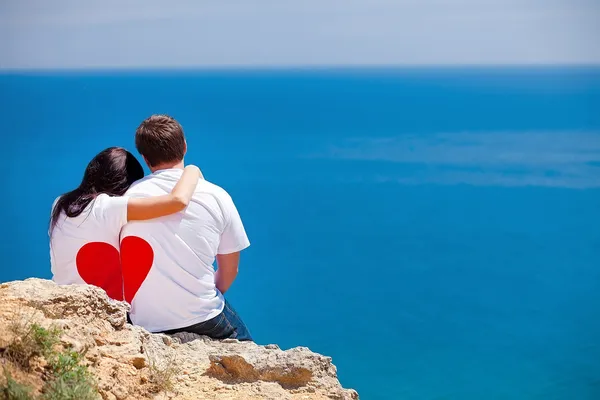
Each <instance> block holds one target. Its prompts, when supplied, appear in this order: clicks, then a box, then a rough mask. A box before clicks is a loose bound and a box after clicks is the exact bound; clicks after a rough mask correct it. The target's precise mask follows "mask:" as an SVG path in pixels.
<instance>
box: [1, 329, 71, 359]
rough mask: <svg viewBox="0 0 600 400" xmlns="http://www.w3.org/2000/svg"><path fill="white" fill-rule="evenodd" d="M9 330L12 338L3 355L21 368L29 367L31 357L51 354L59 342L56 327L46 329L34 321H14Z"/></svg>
mask: <svg viewBox="0 0 600 400" xmlns="http://www.w3.org/2000/svg"><path fill="white" fill-rule="evenodd" d="M10 330H11V331H12V333H13V335H14V339H13V340H12V342H10V343H9V345H8V346H7V347H6V349H5V350H4V351H5V356H6V358H8V359H9V360H11V361H12V362H14V363H15V364H17V365H18V366H20V367H21V368H23V369H29V367H30V363H31V360H32V358H33V357H36V356H47V355H48V354H51V353H52V352H53V351H54V346H55V345H57V344H58V343H59V342H60V336H61V331H60V329H59V328H57V327H51V328H50V329H46V328H44V327H42V326H40V325H38V324H36V323H33V324H26V323H25V322H23V321H14V322H13V323H12V324H11V325H10Z"/></svg>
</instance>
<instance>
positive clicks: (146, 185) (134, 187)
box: [125, 174, 157, 196]
mask: <svg viewBox="0 0 600 400" xmlns="http://www.w3.org/2000/svg"><path fill="white" fill-rule="evenodd" d="M156 180H157V177H156V176H154V175H152V174H150V175H146V176H145V177H143V178H142V179H139V180H137V181H135V182H133V183H132V184H131V186H130V187H129V189H127V192H126V193H125V195H127V196H129V195H132V194H144V193H146V192H147V191H148V190H149V189H151V188H152V187H154V186H155V185H156Z"/></svg>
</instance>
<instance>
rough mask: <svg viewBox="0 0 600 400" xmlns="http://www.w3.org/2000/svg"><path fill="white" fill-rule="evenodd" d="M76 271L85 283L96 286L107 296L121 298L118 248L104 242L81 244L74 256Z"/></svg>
mask: <svg viewBox="0 0 600 400" xmlns="http://www.w3.org/2000/svg"><path fill="white" fill-rule="evenodd" d="M75 263H76V265H77V272H79V276H81V279H83V280H84V281H85V282H86V283H88V284H90V285H94V286H98V287H100V288H102V289H104V290H105V291H106V294H108V296H109V297H111V298H113V299H115V300H123V278H122V277H121V261H120V259H119V250H117V249H116V248H115V247H114V246H112V245H110V244H108V243H104V242H91V243H86V244H85V245H83V247H82V248H81V249H79V251H78V252H77V257H76V258H75Z"/></svg>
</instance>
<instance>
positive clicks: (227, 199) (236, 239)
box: [217, 194, 250, 254]
mask: <svg viewBox="0 0 600 400" xmlns="http://www.w3.org/2000/svg"><path fill="white" fill-rule="evenodd" d="M221 200H222V206H223V213H224V216H225V228H224V230H223V233H221V242H220V243H219V248H218V249H217V254H231V253H236V252H238V251H242V250H244V249H245V248H247V247H248V246H250V241H249V240H248V236H247V235H246V230H245V229H244V224H242V219H241V218H240V214H239V212H238V210H237V208H236V207H235V204H233V200H232V199H231V196H229V194H225V196H223V197H222V198H221Z"/></svg>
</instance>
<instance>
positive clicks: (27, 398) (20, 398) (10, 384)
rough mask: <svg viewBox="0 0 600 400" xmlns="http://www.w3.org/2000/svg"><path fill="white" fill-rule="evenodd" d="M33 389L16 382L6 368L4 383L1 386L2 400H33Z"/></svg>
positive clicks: (0, 394) (0, 395) (0, 396)
mask: <svg viewBox="0 0 600 400" xmlns="http://www.w3.org/2000/svg"><path fill="white" fill-rule="evenodd" d="M32 391H33V389H32V388H30V387H28V386H26V385H23V384H22V383H19V382H17V381H15V380H14V379H13V377H12V375H11V374H10V372H9V371H8V369H6V368H4V382H3V383H2V384H1V385H0V399H2V400H33V399H34V397H33V395H32V394H31V392H32Z"/></svg>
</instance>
